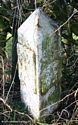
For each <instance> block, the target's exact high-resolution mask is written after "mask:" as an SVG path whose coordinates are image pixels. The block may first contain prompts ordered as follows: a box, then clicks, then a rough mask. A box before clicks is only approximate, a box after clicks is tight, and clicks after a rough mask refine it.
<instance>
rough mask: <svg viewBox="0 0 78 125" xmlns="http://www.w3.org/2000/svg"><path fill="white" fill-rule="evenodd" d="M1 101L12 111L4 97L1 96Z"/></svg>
mask: <svg viewBox="0 0 78 125" xmlns="http://www.w3.org/2000/svg"><path fill="white" fill-rule="evenodd" d="M0 101H1V102H2V103H3V104H4V105H5V106H6V107H7V108H8V109H9V110H10V111H11V112H12V108H11V107H10V105H8V104H7V103H6V101H5V100H4V99H2V98H0Z"/></svg>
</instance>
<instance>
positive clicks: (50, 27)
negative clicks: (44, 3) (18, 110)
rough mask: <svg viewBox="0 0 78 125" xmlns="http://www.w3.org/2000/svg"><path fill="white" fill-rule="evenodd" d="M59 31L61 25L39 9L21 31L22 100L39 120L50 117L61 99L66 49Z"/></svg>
mask: <svg viewBox="0 0 78 125" xmlns="http://www.w3.org/2000/svg"><path fill="white" fill-rule="evenodd" d="M57 28H58V25H57V23H56V22H54V21H53V20H52V19H50V18H49V17H48V16H47V15H46V14H45V13H44V12H43V11H42V9H40V8H38V9H36V10H35V11H34V12H33V13H32V14H31V15H30V16H29V17H28V19H27V20H26V21H25V22H24V23H23V24H22V25H21V26H20V27H19V29H18V43H17V54H18V71H19V79H20V90H21V97H22V100H23V101H24V103H25V105H26V106H28V107H29V111H30V112H31V113H32V115H33V117H34V118H35V119H39V118H40V117H41V116H42V115H45V116H46V115H50V113H52V112H53V111H54V110H55V109H56V108H57V106H58V104H56V105H53V106H49V105H51V104H54V103H55V102H57V101H59V99H60V93H61V89H60V82H61V75H62V73H61V71H62V63H61V51H62V47H61V41H60V35H59V31H57V32H55V33H54V31H55V30H56V29H57ZM47 106H48V107H47ZM44 108H45V110H43V109H44Z"/></svg>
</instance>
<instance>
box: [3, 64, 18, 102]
mask: <svg viewBox="0 0 78 125" xmlns="http://www.w3.org/2000/svg"><path fill="white" fill-rule="evenodd" d="M16 70H17V64H16V68H15V73H14V77H13V80H12V83H11V85H10V88H9V90H8V93H7V96H6V98H5V102H7V100H8V97H9V93H10V91H11V88H12V86H13V84H14V80H15V76H16Z"/></svg>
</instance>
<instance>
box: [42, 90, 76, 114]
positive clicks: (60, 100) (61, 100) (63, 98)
mask: <svg viewBox="0 0 78 125" xmlns="http://www.w3.org/2000/svg"><path fill="white" fill-rule="evenodd" d="M77 91H78V89H77V90H75V91H73V92H72V93H70V94H68V95H66V96H65V97H64V98H63V99H61V100H59V101H57V102H55V103H54V104H51V105H49V106H46V107H45V108H43V109H41V110H40V112H43V111H45V110H46V109H48V108H50V107H52V106H54V105H56V104H59V103H61V102H63V101H64V100H65V99H66V98H68V97H70V96H72V95H73V94H75V92H76V93H77Z"/></svg>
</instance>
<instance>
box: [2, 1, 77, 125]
mask: <svg viewBox="0 0 78 125" xmlns="http://www.w3.org/2000/svg"><path fill="white" fill-rule="evenodd" d="M36 5H37V7H42V8H43V10H44V11H45V13H46V14H48V16H50V17H51V18H52V19H53V20H55V21H56V22H58V25H59V29H60V32H61V43H62V46H63V53H62V54H63V59H62V60H63V61H62V62H63V70H62V74H63V75H62V83H61V87H62V96H61V97H62V98H63V97H65V96H66V95H68V94H70V93H72V92H73V91H75V90H76V89H77V88H78V0H36ZM34 10H35V0H0V55H1V56H2V57H3V59H4V63H5V89H6V91H8V89H7V88H9V86H10V84H11V81H12V76H13V75H14V73H15V67H16V64H17V54H16V44H17V29H18V27H19V26H20V25H21V24H22V22H24V21H25V20H26V18H27V17H28V16H29V15H30V14H31V13H32V12H33V11H34ZM17 75H18V72H17V73H16V77H15V80H14V82H15V84H14V85H13V87H12V90H11V93H10V95H11V98H10V97H9V100H8V102H9V103H10V104H12V106H13V107H15V106H16V108H17V109H20V108H19V107H21V105H22V103H20V101H19V100H20V97H19V96H20V92H18V91H20V89H19V79H18V76H17ZM6 83H8V84H6ZM14 92H15V93H14ZM6 93H7V92H5V96H6ZM16 100H17V103H18V105H20V106H17V105H16V103H14V102H16ZM77 100H78V96H77V93H76V96H74V94H72V96H69V97H68V98H66V100H64V101H63V102H62V103H61V104H60V106H59V109H57V111H56V113H54V114H53V115H52V116H51V118H50V117H49V118H48V120H47V119H46V122H47V121H48V123H49V122H51V123H52V122H54V121H55V122H56V121H57V119H59V120H58V122H59V121H60V122H61V124H63V125H67V124H68V125H76V124H78V121H77V120H78V102H77ZM63 109H65V111H64V112H62V111H63ZM22 111H23V109H22ZM58 114H59V115H58ZM67 114H68V115H67ZM13 116H14V115H13V114H11V118H10V117H9V119H10V120H11V119H12V117H13ZM60 116H61V117H60ZM59 117H60V118H59ZM18 119H19V118H18ZM14 120H16V117H14ZM71 121H72V122H71Z"/></svg>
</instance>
